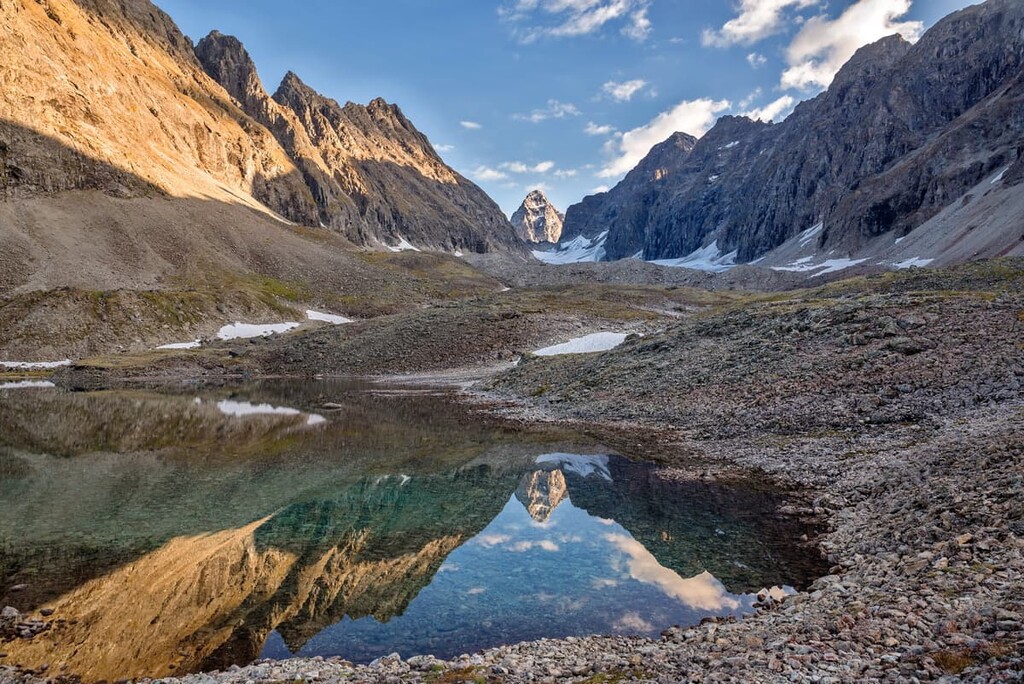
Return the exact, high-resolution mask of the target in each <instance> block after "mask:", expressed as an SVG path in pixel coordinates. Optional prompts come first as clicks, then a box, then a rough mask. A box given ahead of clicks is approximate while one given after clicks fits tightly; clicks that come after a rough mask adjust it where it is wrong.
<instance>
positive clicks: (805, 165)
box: [563, 0, 1024, 262]
mask: <svg viewBox="0 0 1024 684" xmlns="http://www.w3.org/2000/svg"><path fill="white" fill-rule="evenodd" d="M1022 66H1024V4H1022V3H1020V2H1018V1H1017V0H988V2H985V3H983V4H980V5H977V6H974V7H970V8H967V9H965V10H963V11H961V12H957V13H956V14H953V15H951V16H950V17H948V18H946V19H944V20H943V21H941V22H939V23H938V24H937V25H936V26H934V27H933V28H932V29H931V30H930V31H928V32H927V34H925V36H924V37H923V38H922V39H921V40H920V41H919V42H918V43H917V44H916V45H911V44H910V43H908V42H906V41H904V40H903V39H902V38H900V37H898V36H893V37H890V38H885V39H883V40H881V41H879V42H878V43H876V44H874V45H869V46H867V47H865V48H863V49H861V50H860V51H859V52H858V53H857V54H856V55H855V56H854V57H853V58H852V59H851V60H850V62H849V63H848V64H847V65H846V66H845V67H844V68H843V69H842V71H841V72H840V73H839V74H838V75H837V76H836V79H835V81H834V82H833V84H832V85H831V87H830V88H829V89H828V91H827V92H825V93H822V94H821V95H819V96H818V97H816V98H814V99H813V100H810V101H808V102H805V103H803V104H801V105H799V106H798V107H797V108H796V111H795V112H794V113H793V114H792V115H791V116H790V117H789V118H787V119H786V120H785V121H784V122H782V123H780V124H776V125H767V124H762V123H754V122H752V121H750V120H748V119H745V118H736V117H724V118H722V119H721V120H720V121H719V122H718V124H717V125H716V126H715V127H714V128H713V129H712V130H711V131H709V132H708V133H707V135H705V136H704V137H703V138H702V139H701V140H700V141H699V142H697V143H696V145H693V146H692V149H678V150H674V149H673V148H674V146H671V145H670V146H669V147H668V148H666V147H665V146H664V145H663V146H660V147H657V148H655V149H654V150H653V151H652V153H651V155H650V156H649V157H648V159H646V160H644V161H643V162H641V164H640V166H639V167H638V169H637V170H636V171H634V172H633V174H630V176H627V178H626V180H625V181H623V183H621V184H620V185H619V186H617V187H616V188H615V189H614V190H612V191H611V192H609V193H606V194H604V195H599V196H597V197H591V198H588V199H587V200H584V202H583V203H581V204H580V205H577V206H576V207H571V208H570V209H569V211H568V212H567V215H566V226H565V235H564V237H563V241H564V240H571V239H572V238H573V237H575V236H577V235H581V234H582V235H585V236H587V237H588V238H594V237H597V236H598V235H600V234H601V233H602V232H603V231H605V230H610V231H611V232H610V234H609V236H608V238H607V243H606V250H607V254H608V258H609V259H619V258H624V257H629V256H632V255H634V254H636V253H638V252H641V251H642V252H643V255H644V258H646V259H667V258H677V257H682V256H686V255H688V254H691V253H693V252H695V251H696V250H698V249H700V248H702V247H706V246H708V245H710V244H711V243H717V247H718V249H719V250H720V251H721V252H722V253H730V252H733V251H738V259H739V260H740V261H741V262H748V261H751V260H753V259H755V258H757V257H759V256H761V255H763V254H765V253H766V252H768V251H770V250H772V249H773V248H775V247H777V246H779V245H781V244H782V243H783V242H785V241H786V240H788V239H789V238H792V237H794V236H795V235H797V234H799V233H801V232H802V231H805V230H808V229H810V228H811V227H813V226H816V225H817V224H819V223H823V224H824V225H823V230H821V231H820V232H818V233H817V235H816V243H815V245H816V247H817V248H818V249H819V250H820V251H822V252H827V251H830V250H836V251H837V253H843V254H849V253H851V252H854V251H856V250H857V249H859V248H861V247H864V246H865V245H866V244H867V243H869V242H870V241H871V240H872V239H874V238H876V237H878V236H880V235H885V234H894V235H896V236H897V237H899V236H903V235H906V234H907V233H909V232H910V231H911V230H913V229H915V228H917V227H918V226H921V225H923V224H925V223H926V222H927V221H928V220H929V219H932V218H933V217H935V216H936V215H937V214H938V213H939V212H940V211H942V210H943V209H944V208H946V207H949V206H951V205H954V204H956V203H958V202H964V203H969V202H970V201H971V200H972V198H970V197H966V193H968V192H969V191H972V189H973V188H975V186H978V185H979V184H981V183H982V181H986V180H987V179H989V178H991V177H993V176H995V175H996V174H998V173H999V171H1000V170H1001V169H1005V168H1007V167H1009V166H1012V165H1013V164H1014V163H1016V162H1017V161H1018V159H1019V158H1020V156H1021V150H1022V147H1024V119H1022V118H1021V116H1020V111H1021V102H1022V100H1021V98H1022V93H1024V91H1022V88H1021V77H1022V74H1021V69H1022ZM666 152H668V153H669V157H670V158H671V161H670V162H666V161H659V159H661V158H664V157H665V155H666ZM651 167H655V168H663V169H665V172H664V173H654V174H652V173H651V172H650V171H651ZM640 171H643V173H639V172H640ZM1013 182H1016V181H1011V180H1006V179H1005V178H1004V179H1003V183H1004V185H1005V184H1006V183H1013ZM985 185H988V184H987V182H986V183H985ZM983 190H984V191H985V192H988V191H989V190H990V188H988V187H985V188H983ZM997 190H999V191H1000V192H1002V191H1003V189H1002V187H1000V188H998V189H997ZM1014 192H1016V191H1014V190H1012V189H1009V187H1007V189H1006V190H1005V195H1006V197H1005V200H1006V201H1005V202H1003V204H1002V205H1001V209H1000V207H996V208H995V211H997V212H998V211H1003V212H1008V211H1018V209H1017V208H1016V207H1015V206H1013V205H1011V204H1010V202H1009V200H1010V199H1011V195H1012V194H1013V193H1014ZM1020 237H1021V235H1020V234H1019V232H1016V231H1007V234H1006V235H1005V236H1004V239H1003V244H1002V245H997V246H994V247H991V248H990V249H989V250H988V253H987V254H986V256H995V255H998V254H1000V250H1002V249H1006V248H1007V247H1008V246H1010V245H1013V244H1015V243H1016V242H1017V241H1019V239H1020ZM950 241H952V237H950ZM948 247H950V248H953V247H955V245H948ZM929 256H930V255H929ZM971 256H973V255H971V254H963V255H959V257H958V258H959V259H960V260H964V259H967V258H971Z"/></svg>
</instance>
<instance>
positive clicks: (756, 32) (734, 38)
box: [702, 0, 821, 47]
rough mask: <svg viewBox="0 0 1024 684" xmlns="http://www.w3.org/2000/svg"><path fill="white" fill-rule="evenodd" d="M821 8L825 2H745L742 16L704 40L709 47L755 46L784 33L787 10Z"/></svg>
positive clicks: (769, 0)
mask: <svg viewBox="0 0 1024 684" xmlns="http://www.w3.org/2000/svg"><path fill="white" fill-rule="evenodd" d="M818 4H821V0H741V2H740V5H739V14H738V15H737V16H736V17H734V18H733V19H730V20H729V21H727V22H726V23H725V24H724V25H723V26H722V27H721V28H720V29H718V30H713V29H707V30H706V31H704V34H703V36H702V40H703V43H704V45H705V46H708V47H729V46H732V45H753V44H754V43H756V42H758V41H761V40H764V39H765V38H767V37H769V36H772V35H774V34H776V33H779V32H780V31H782V30H783V29H784V28H785V26H786V15H787V10H794V9H796V10H799V9H804V8H807V7H811V6H812V5H818Z"/></svg>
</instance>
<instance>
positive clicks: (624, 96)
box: [601, 78, 647, 102]
mask: <svg viewBox="0 0 1024 684" xmlns="http://www.w3.org/2000/svg"><path fill="white" fill-rule="evenodd" d="M646 87H647V81H645V80H643V79H642V78H637V79H634V80H632V81H624V82H622V83H616V82H615V81H608V82H607V83H605V84H604V86H603V87H602V88H601V90H602V91H603V92H604V94H605V95H607V96H608V97H610V98H612V99H613V100H615V101H616V102H629V101H630V100H632V99H633V96H634V95H636V94H637V93H639V92H640V91H641V90H643V89H644V88H646Z"/></svg>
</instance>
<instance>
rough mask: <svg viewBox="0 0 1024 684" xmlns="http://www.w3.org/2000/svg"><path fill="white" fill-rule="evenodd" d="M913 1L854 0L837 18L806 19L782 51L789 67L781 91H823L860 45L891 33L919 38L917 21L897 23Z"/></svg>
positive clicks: (919, 29)
mask: <svg viewBox="0 0 1024 684" xmlns="http://www.w3.org/2000/svg"><path fill="white" fill-rule="evenodd" d="M912 1H913V0H858V2H856V3H854V4H853V5H851V6H850V7H848V8H847V9H846V10H845V11H844V12H843V13H842V14H841V15H840V16H839V17H838V18H837V19H829V18H828V16H827V15H820V16H817V17H813V18H811V19H808V20H807V22H806V23H805V24H804V27H803V28H802V29H801V30H800V33H798V34H797V36H796V37H795V38H794V39H793V42H792V43H791V44H790V46H789V48H788V49H787V51H786V61H787V63H788V64H789V68H788V69H786V71H785V72H784V73H783V74H782V87H783V88H787V89H788V88H799V89H804V90H806V89H812V88H827V87H828V86H829V85H831V84H832V79H834V78H835V75H836V74H837V73H838V72H839V69H840V68H842V66H843V65H844V64H845V63H846V62H847V61H849V59H850V58H851V57H853V54H854V53H855V52H856V51H857V50H858V49H859V48H861V47H863V46H864V45H867V44H869V43H873V42H875V41H877V40H879V39H881V38H884V37H886V36H890V35H892V34H894V33H901V34H903V37H904V38H906V39H907V40H910V41H916V40H917V39H918V38H920V37H921V33H922V31H923V30H924V25H923V24H921V22H918V21H906V22H900V21H897V20H898V19H900V18H901V17H904V16H905V15H906V14H907V12H909V11H910V6H911V4H912Z"/></svg>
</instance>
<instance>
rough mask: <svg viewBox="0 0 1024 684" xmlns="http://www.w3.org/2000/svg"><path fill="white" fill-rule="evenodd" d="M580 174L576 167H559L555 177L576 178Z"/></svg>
mask: <svg viewBox="0 0 1024 684" xmlns="http://www.w3.org/2000/svg"><path fill="white" fill-rule="evenodd" d="M578 175H579V171H577V170H576V169H559V170H558V171H555V178H575V177H576V176H578Z"/></svg>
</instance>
